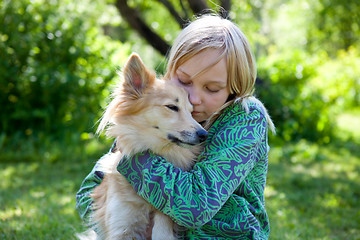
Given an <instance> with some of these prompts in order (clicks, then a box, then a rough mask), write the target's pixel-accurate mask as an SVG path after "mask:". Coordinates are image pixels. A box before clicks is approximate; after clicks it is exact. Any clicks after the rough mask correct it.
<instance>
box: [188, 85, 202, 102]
mask: <svg viewBox="0 0 360 240" xmlns="http://www.w3.org/2000/svg"><path fill="white" fill-rule="evenodd" d="M188 92H189V101H190V103H191V104H192V105H199V104H201V97H200V94H199V93H198V92H197V91H196V90H195V89H191V90H190V89H189V91H188Z"/></svg>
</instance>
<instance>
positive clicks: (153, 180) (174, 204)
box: [118, 111, 267, 228]
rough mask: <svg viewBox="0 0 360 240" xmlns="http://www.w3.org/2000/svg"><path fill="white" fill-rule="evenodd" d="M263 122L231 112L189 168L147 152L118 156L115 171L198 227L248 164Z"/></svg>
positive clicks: (144, 194) (142, 193)
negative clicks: (186, 168)
mask: <svg viewBox="0 0 360 240" xmlns="http://www.w3.org/2000/svg"><path fill="white" fill-rule="evenodd" d="M266 125H267V123H266V120H265V117H264V116H263V115H262V114H261V113H260V112H259V111H252V112H251V113H250V114H246V113H245V112H242V113H241V114H238V115H236V116H232V117H231V118H229V121H228V122H226V123H224V125H223V127H221V129H220V130H219V131H218V132H217V133H216V134H215V135H214V136H213V137H212V139H211V142H210V143H209V144H208V145H207V147H206V148H205V149H204V152H203V153H202V154H201V155H200V156H199V159H198V160H199V162H198V163H196V164H195V166H194V168H193V170H191V171H183V170H182V169H180V168H176V167H174V165H172V164H171V163H168V162H166V160H165V159H164V158H162V157H160V156H156V155H155V154H153V153H152V152H150V151H149V152H146V153H141V154H137V155H135V156H133V157H130V158H128V159H126V158H124V159H122V161H120V163H119V165H118V171H119V172H120V173H121V174H122V175H123V176H124V177H125V178H126V179H127V180H128V181H129V182H130V184H131V185H132V186H133V188H134V189H135V191H136V192H137V193H138V194H139V195H140V196H141V197H143V198H144V199H145V200H147V201H148V202H149V203H151V204H152V205H153V206H155V207H156V208H157V209H159V210H160V211H162V212H163V213H165V214H167V215H169V216H170V217H171V218H172V219H173V220H174V221H175V222H176V223H177V224H179V225H182V226H185V227H187V228H194V227H200V226H202V225H204V224H205V223H207V222H208V221H210V220H211V219H212V218H213V216H214V215H215V214H216V213H217V212H218V211H219V210H220V208H221V207H222V206H223V205H224V203H225V202H226V201H227V199H228V198H229V197H230V196H231V194H232V193H234V191H235V190H236V189H237V187H238V186H239V184H240V183H241V182H242V181H243V180H244V179H245V177H246V176H247V174H248V173H249V172H250V171H251V170H252V169H253V167H254V165H255V164H256V154H257V148H258V147H259V144H260V142H261V138H263V136H264V135H265V131H266Z"/></svg>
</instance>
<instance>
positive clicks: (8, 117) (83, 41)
mask: <svg viewBox="0 0 360 240" xmlns="http://www.w3.org/2000/svg"><path fill="white" fill-rule="evenodd" d="M105 8H106V6H105V5H104V4H101V1H86V0H81V1H76V2H75V1H74V2H73V1H60V0H55V1H54V0H53V1H45V0H35V1H34V0H32V1H30V0H17V1H10V0H5V1H1V2H0V72H1V76H2V77H1V78H0V105H1V111H0V118H1V120H2V121H1V125H0V126H1V129H2V134H6V135H13V134H15V133H16V132H20V133H21V134H22V135H32V134H37V133H38V132H41V133H45V134H52V135H55V136H59V137H64V132H68V133H74V132H76V133H78V134H79V135H80V134H81V133H82V132H83V131H86V130H88V129H89V128H90V127H92V126H93V125H94V122H95V121H96V119H97V118H98V117H99V114H100V113H101V110H100V109H101V108H100V106H99V104H100V102H101V101H102V100H103V99H104V96H103V95H104V93H103V91H104V89H105V87H106V86H107V85H108V83H109V81H111V80H112V79H113V78H114V76H115V70H116V69H115V68H116V66H117V65H118V64H120V62H121V61H123V60H125V59H126V58H127V56H128V53H129V48H128V47H127V46H125V45H123V44H121V43H119V42H114V41H111V39H110V38H108V37H105V36H104V35H103V34H102V32H101V26H100V25H99V23H98V22H97V21H98V19H99V17H100V13H102V12H103V11H104V9H105ZM115 61H116V62H115Z"/></svg>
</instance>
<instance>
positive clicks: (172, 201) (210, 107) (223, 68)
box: [76, 15, 274, 239]
mask: <svg viewBox="0 0 360 240" xmlns="http://www.w3.org/2000/svg"><path fill="white" fill-rule="evenodd" d="M165 79H168V80H169V81H174V82H175V83H177V84H178V85H179V86H182V87H183V88H185V90H186V91H187V92H188V94H189V100H190V102H191V104H193V109H194V110H193V112H192V116H193V117H194V119H195V120H197V121H198V122H199V123H202V124H203V125H204V126H206V128H207V129H208V131H209V135H208V138H207V140H206V142H205V145H204V151H203V152H202V153H201V154H200V156H199V157H198V162H197V163H196V164H195V166H194V168H193V170H191V171H183V170H181V169H179V168H176V167H174V166H173V165H172V164H170V163H168V162H166V159H164V158H162V157H160V156H156V155H154V154H153V153H152V152H145V153H139V154H136V155H135V156H133V157H132V158H130V159H125V160H123V161H120V163H119V165H118V168H117V169H118V171H119V172H120V174H122V175H123V176H124V177H125V178H126V179H127V180H128V181H129V183H130V184H131V185H132V186H133V187H134V189H135V191H136V192H137V193H138V194H139V195H140V196H141V197H143V198H144V199H145V200H147V201H148V202H149V203H151V204H152V205H154V206H155V207H156V208H157V209H159V210H160V211H162V212H163V213H165V214H167V215H169V216H170V217H171V218H172V219H173V220H174V221H175V222H176V223H177V224H178V225H180V226H183V227H184V231H183V232H181V238H183V239H232V238H233V239H268V237H269V230H270V228H269V221H268V216H267V213H266V211H265V199H264V188H265V182H266V175H267V166H268V151H269V146H268V137H267V128H270V129H271V130H272V131H274V125H273V123H272V122H271V119H270V117H269V115H268V114H267V112H266V109H265V108H264V106H263V105H262V103H261V102H260V101H258V100H257V99H256V98H255V97H253V96H252V94H253V90H254V84H255V79H256V66H255V60H254V57H253V56H252V53H251V50H250V46H249V43H248V41H247V39H246V37H245V36H244V34H243V33H242V32H241V31H240V29H239V28H238V27H237V26H236V25H235V24H234V23H232V22H231V21H229V20H226V19H222V18H220V17H218V16H212V15H205V16H202V17H200V18H198V19H197V20H195V21H194V22H192V23H191V24H189V25H188V26H187V27H186V28H185V29H184V30H183V31H182V32H181V33H180V34H179V36H178V38H177V39H176V40H175V42H174V45H173V48H172V49H171V51H170V55H169V62H168V66H167V73H166V75H165ZM112 150H115V148H114V147H113V149H112ZM96 168H97V166H95V167H94V169H93V170H92V172H91V173H90V174H89V175H88V176H87V177H86V178H85V180H84V182H83V184H82V186H81V188H80V190H79V192H78V194H77V198H76V201H77V209H78V211H79V213H80V216H81V217H82V219H83V220H84V221H86V222H88V218H89V213H91V207H92V206H91V203H92V199H91V197H90V194H91V192H92V191H93V190H94V188H95V187H96V186H98V185H99V184H100V183H101V180H102V178H103V173H101V172H99V171H97V169H96Z"/></svg>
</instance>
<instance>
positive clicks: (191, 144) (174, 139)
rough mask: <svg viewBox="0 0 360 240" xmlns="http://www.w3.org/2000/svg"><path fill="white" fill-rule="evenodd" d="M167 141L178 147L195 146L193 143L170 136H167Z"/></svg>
mask: <svg viewBox="0 0 360 240" xmlns="http://www.w3.org/2000/svg"><path fill="white" fill-rule="evenodd" d="M168 139H169V140H170V141H171V142H173V143H175V144H177V145H179V146H183V145H189V146H194V145H195V143H192V142H185V141H183V140H181V139H180V138H177V137H175V136H174V135H172V134H168Z"/></svg>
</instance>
